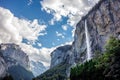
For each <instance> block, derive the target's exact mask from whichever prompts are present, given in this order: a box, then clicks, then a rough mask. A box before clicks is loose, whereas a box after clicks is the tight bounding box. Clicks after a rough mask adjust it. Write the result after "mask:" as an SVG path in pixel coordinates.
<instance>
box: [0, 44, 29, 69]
mask: <svg viewBox="0 0 120 80" xmlns="http://www.w3.org/2000/svg"><path fill="white" fill-rule="evenodd" d="M0 47H1V49H0V51H1V53H2V55H3V57H4V60H5V62H6V63H7V66H8V67H11V66H13V65H17V64H19V65H21V66H23V67H24V68H28V67H29V58H28V56H27V54H26V53H25V52H23V51H22V50H21V48H20V47H19V45H16V44H1V45H0Z"/></svg>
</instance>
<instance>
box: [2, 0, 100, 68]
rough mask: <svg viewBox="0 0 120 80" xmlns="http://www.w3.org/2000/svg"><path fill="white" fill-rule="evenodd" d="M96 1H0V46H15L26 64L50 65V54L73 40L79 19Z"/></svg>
mask: <svg viewBox="0 0 120 80" xmlns="http://www.w3.org/2000/svg"><path fill="white" fill-rule="evenodd" d="M98 1H99V0H76V1H75V0H0V43H15V44H18V45H20V47H21V49H22V50H23V51H24V52H26V53H27V54H28V56H29V59H30V61H36V62H37V61H39V62H41V63H43V64H44V65H45V66H49V65H50V59H51V57H50V53H51V52H52V51H53V50H54V49H56V47H58V46H60V45H65V44H70V43H71V42H72V41H73V40H74V36H73V35H74V30H75V26H76V24H77V23H78V22H79V21H80V19H81V17H82V16H84V15H86V14H87V12H88V11H89V10H90V9H91V7H93V6H94V5H95V4H96V2H98Z"/></svg>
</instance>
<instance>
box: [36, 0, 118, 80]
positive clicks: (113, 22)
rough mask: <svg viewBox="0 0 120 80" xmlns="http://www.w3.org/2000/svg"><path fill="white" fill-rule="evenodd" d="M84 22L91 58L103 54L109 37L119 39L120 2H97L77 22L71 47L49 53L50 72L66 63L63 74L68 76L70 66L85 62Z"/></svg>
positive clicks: (102, 0) (114, 0)
mask: <svg viewBox="0 0 120 80" xmlns="http://www.w3.org/2000/svg"><path fill="white" fill-rule="evenodd" d="M85 22H86V26H87V28H88V37H89V40H90V41H89V42H90V47H91V57H94V56H96V54H95V53H96V52H103V51H104V50H105V48H104V47H105V43H106V42H107V40H108V39H109V37H110V36H115V37H117V38H120V0H101V1H99V3H98V4H96V5H95V6H94V7H93V8H92V9H91V10H90V11H89V13H88V14H87V15H86V16H84V17H83V18H82V19H81V20H80V21H79V23H78V24H77V26H76V30H75V36H74V37H75V38H74V42H73V44H72V45H71V47H70V48H68V46H63V47H59V48H57V49H56V50H54V51H53V52H52V53H51V70H53V69H54V70H56V71H57V69H56V66H57V65H59V64H61V63H62V65H63V64H66V63H67V64H69V66H67V69H65V71H64V72H66V73H67V76H69V71H70V67H71V66H73V65H75V64H77V63H83V62H84V61H86V58H87V44H86V32H85ZM62 70H63V69H62ZM49 73H50V71H49ZM49 73H48V72H46V73H45V74H42V76H39V77H38V78H37V80H39V79H41V78H42V77H43V75H48V74H49ZM53 75H54V74H53ZM48 76H49V75H48ZM50 76H51V75H50ZM48 80H49V79H48ZM58 80H59V79H58Z"/></svg>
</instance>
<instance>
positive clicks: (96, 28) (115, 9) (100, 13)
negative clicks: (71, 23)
mask: <svg viewBox="0 0 120 80" xmlns="http://www.w3.org/2000/svg"><path fill="white" fill-rule="evenodd" d="M85 20H86V22H87V27H88V34H89V38H90V46H91V53H92V57H94V56H95V55H96V54H95V52H96V51H100V52H102V51H104V49H105V48H104V47H105V43H106V42H107V40H108V39H109V38H110V36H115V37H118V38H119V36H120V1H119V0H101V1H100V2H99V3H98V4H97V5H96V6H95V7H93V9H92V10H91V11H90V12H89V13H88V14H87V15H86V16H84V17H83V18H82V19H81V21H80V22H79V23H78V24H77V27H76V31H75V41H74V43H75V44H74V52H75V53H74V54H75V55H76V62H79V61H80V62H83V61H84V60H85V59H86V42H85V41H86V37H85Z"/></svg>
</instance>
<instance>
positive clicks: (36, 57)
mask: <svg viewBox="0 0 120 80" xmlns="http://www.w3.org/2000/svg"><path fill="white" fill-rule="evenodd" d="M20 46H21V47H22V50H24V51H25V52H26V53H27V54H28V55H29V59H30V60H32V61H35V62H37V61H40V62H42V63H43V64H44V65H45V66H46V67H47V66H50V61H51V57H50V53H51V52H52V51H53V50H54V49H55V47H53V48H44V47H43V48H41V49H36V48H33V47H32V46H31V45H26V44H24V43H22V44H20Z"/></svg>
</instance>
